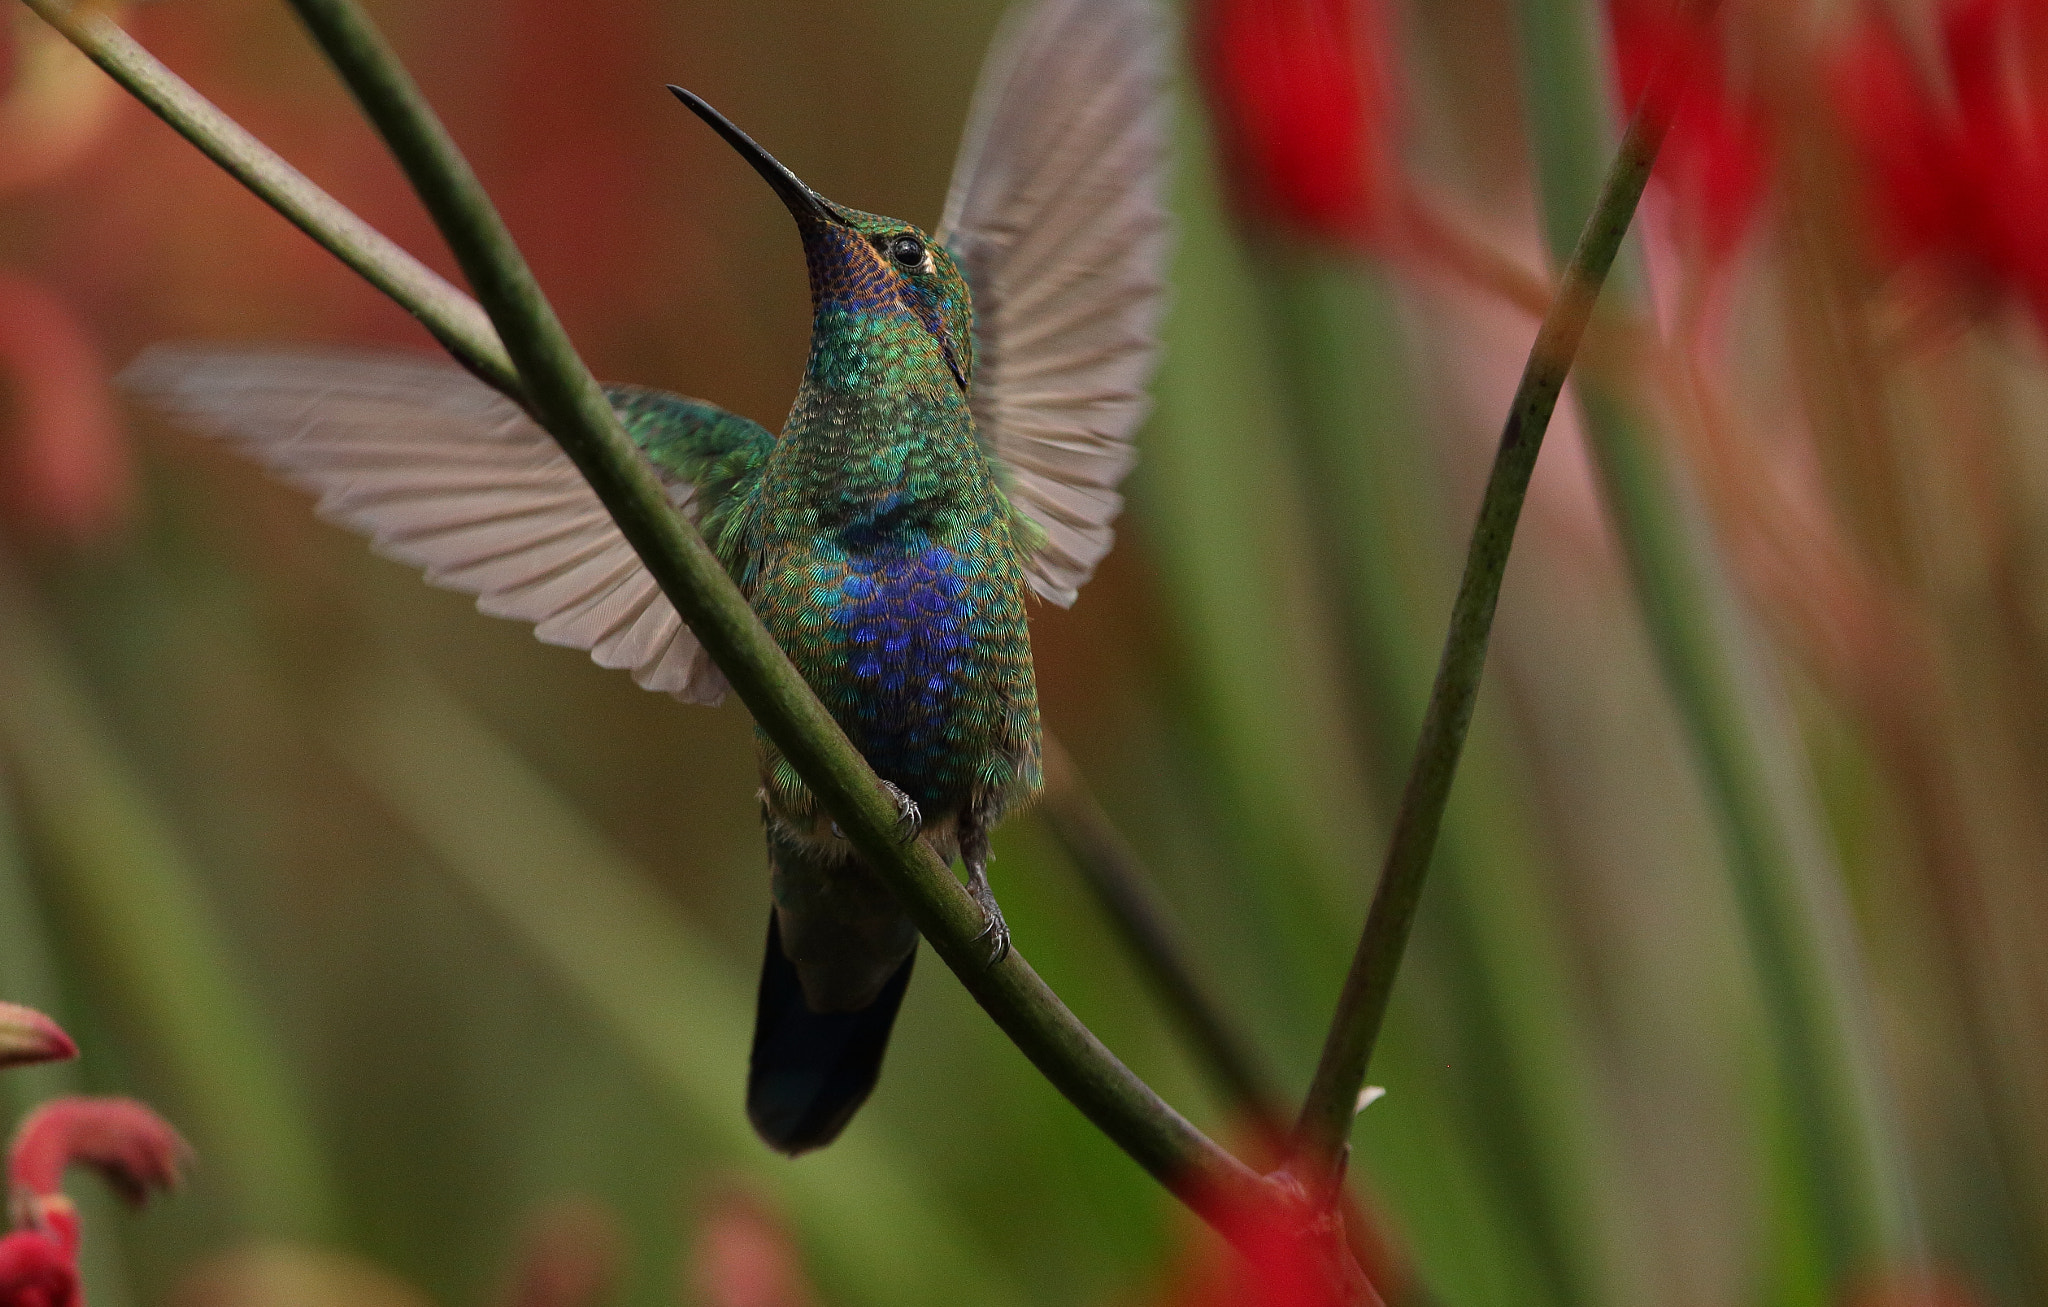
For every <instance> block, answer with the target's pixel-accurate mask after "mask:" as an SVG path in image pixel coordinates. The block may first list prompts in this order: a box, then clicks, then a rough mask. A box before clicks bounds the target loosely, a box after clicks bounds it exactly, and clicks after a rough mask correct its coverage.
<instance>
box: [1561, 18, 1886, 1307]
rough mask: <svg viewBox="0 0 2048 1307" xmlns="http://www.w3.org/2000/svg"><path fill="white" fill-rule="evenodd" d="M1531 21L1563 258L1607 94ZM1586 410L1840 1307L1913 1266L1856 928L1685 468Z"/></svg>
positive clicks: (1588, 33)
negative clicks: (1714, 836) (1707, 822)
mask: <svg viewBox="0 0 2048 1307" xmlns="http://www.w3.org/2000/svg"><path fill="white" fill-rule="evenodd" d="M1521 8H1522V23H1523V27H1524V46H1525V49H1526V51H1527V58H1526V60H1525V67H1526V68H1527V69H1528V71H1529V86H1530V98H1531V108H1530V113H1529V118H1530V122H1531V125H1532V141H1533V144H1534V146H1535V150H1536V155H1537V161H1538V170H1539V174H1540V180H1541V183H1542V190H1543V200H1544V207H1545V212H1546V215H1547V219H1548V221H1547V226H1548V229H1549V233H1550V237H1551V241H1552V244H1553V246H1555V245H1556V244H1557V243H1558V241H1559V239H1560V238H1561V235H1562V233H1563V231H1564V229H1565V223H1566V222H1567V221H1568V215H1569V214H1570V213H1572V212H1575V211H1576V209H1577V206H1578V205H1579V204H1581V203H1582V202H1583V192H1584V188H1585V186H1586V184H1587V179H1588V178H1589V177H1590V175H1591V168H1592V166H1593V164H1594V161H1595V159H1596V158H1597V154H1596V151H1597V150H1598V142H1599V140H1600V139H1601V137H1602V136H1603V135H1604V134H1605V131H1606V118H1605V106H1606V104H1607V103H1608V92H1607V86H1606V81H1605V78H1604V77H1603V76H1602V75H1601V63H1600V57H1599V45H1598V36H1597V33H1596V32H1595V31H1594V30H1593V23H1592V19H1591V15H1590V14H1589V12H1588V11H1587V9H1586V8H1585V7H1583V6H1580V5H1574V4H1561V3H1558V2H1557V0H1526V2H1525V3H1524V4H1523V5H1522V6H1521ZM1583 407H1584V412H1585V418H1586V430H1587V434H1588V436H1589V437H1590V439H1589V444H1590V446H1591V449H1592V453H1593V456H1594V459H1595V462H1596V465H1597V468H1598V471H1599V474H1600V480H1601V485H1602V489H1603V492H1604V494H1605V498H1606V502H1607V506H1608V509H1609V512H1610V513H1611V515H1612V518H1613V522H1614V526H1615V532H1616V535H1617V536H1618V538H1619V539H1620V541H1621V545H1622V549H1623V551H1624V553H1625V554H1626V556H1627V559H1628V565H1629V570H1630V573H1631V576H1632V579H1633V581H1634V585H1635V589H1636V595H1637V601H1638V603H1639V604H1640V605H1641V607H1642V610H1643V616H1644V620H1645V623H1646V625H1647V627H1648V629H1649V633H1650V637H1651V641H1652V643H1653V645H1654V647H1655V649H1656V653H1657V657H1658V660H1659V662H1660V664H1661V666H1662V670H1663V674H1664V679H1665V681H1666V684H1667V686H1668V687H1669V690H1670V693H1671V696H1672V699H1673V701H1674V702H1675V704H1676V706H1677V708H1678V712H1679V716H1680V718H1681V720H1682V721H1683V723H1684V725H1685V728H1686V730H1687V732H1688V733H1689V734H1690V735H1691V737H1692V745H1693V750H1694V754H1695V756H1696V758H1697V759H1698V762H1699V765H1700V768H1701V771H1702V773H1703V780H1704V783H1705V789H1706V792H1707V797H1708V799H1709V801H1710V802H1711V803H1712V805H1713V808H1714V811H1715V816H1716V818H1717V821H1718V824H1719V826H1720V834H1721V839H1722V842H1723V844H1724V846H1725V847H1726V850H1727V856H1728V869H1729V875H1730V879H1731V882H1732V888H1733V890H1734V896H1735V900H1736V904H1737V907H1738V909H1739V911H1740V913H1741V919H1742V922H1743V926H1744V929H1745V933H1746V936H1747V943H1748V951H1749V955H1750V960H1751V965H1752V966H1753V967H1754V968H1755V971H1756V976H1757V983H1758V989H1759V991H1760V993H1761V996H1762V999H1763V1007H1764V1019H1765V1023H1766V1026H1767V1030H1768V1035H1769V1039H1770V1043H1771V1052H1772V1055H1773V1061H1774V1063H1775V1065H1774V1067H1773V1079H1774V1085H1773V1089H1774V1092H1775V1093H1776V1094H1777V1095H1778V1096H1779V1097H1780V1100H1781V1104H1782V1112H1783V1115H1784V1118H1785V1120H1784V1122H1783V1126H1784V1129H1785V1131H1786V1134H1787V1136H1788V1137H1787V1146H1788V1154H1787V1158H1788V1163H1789V1170H1790V1171H1791V1172H1792V1174H1791V1175H1789V1176H1788V1177H1787V1179H1789V1180H1790V1182H1791V1185H1792V1188H1793V1191H1794V1193H1793V1198H1792V1206H1793V1211H1794V1213H1795V1214H1796V1215H1795V1216H1794V1218H1793V1220H1792V1221H1789V1222H1780V1228H1781V1229H1783V1230H1787V1231H1794V1230H1796V1231H1799V1232H1800V1234H1799V1235H1796V1236H1794V1237H1795V1238H1798V1237H1804V1238H1805V1239H1807V1240H1808V1241H1809V1242H1811V1243H1813V1244H1814V1245H1816V1246H1814V1247H1813V1248H1812V1249H1810V1250H1806V1251H1808V1252H1809V1253H1810V1255H1813V1256H1817V1257H1818V1259H1819V1261H1820V1266H1821V1272H1822V1278H1823V1280H1824V1283H1823V1284H1822V1285H1820V1286H1818V1290H1817V1293H1816V1295H1815V1296H1816V1297H1818V1298H1819V1299H1821V1300H1827V1301H1832V1300H1833V1299H1834V1298H1835V1297H1836V1296H1837V1295H1838V1294H1839V1293H1840V1292H1841V1288H1842V1286H1843V1284H1844V1283H1845V1282H1847V1281H1850V1280H1853V1279H1854V1278H1855V1277H1856V1276H1858V1275H1860V1274H1863V1273H1867V1272H1869V1271H1871V1270H1873V1269H1875V1267H1876V1265H1877V1264H1879V1263H1881V1262H1891V1263H1893V1264H1897V1263H1900V1262H1905V1263H1911V1262H1912V1261H1915V1260H1917V1257H1918V1248H1917V1238H1916V1236H1915V1234H1914V1225H1915V1222H1914V1217H1913V1212H1912V1200H1911V1197H1910V1195H1909V1193H1908V1191H1907V1189H1906V1187H1905V1181H1904V1175H1903V1168H1902V1165H1901V1162H1900V1155H1899V1152H1898V1144H1897V1134H1896V1130H1895V1128H1894V1127H1893V1126H1892V1124H1891V1123H1890V1121H1889V1119H1888V1107H1887V1104H1886V1101H1885V1100H1886V1095H1885V1090H1884V1086H1883V1078H1882V1074H1881V1072H1880V1070H1879V1067H1878V1058H1877V1053H1876V1049H1875V1047H1874V1034H1873V1030H1872V1018H1871V1014H1870V1013H1869V1012H1868V1011H1867V1010H1866V1009H1865V1007H1864V1006H1863V1000H1862V997H1861V996H1862V994H1863V993H1864V992H1865V988H1864V984H1863V980H1862V976H1861V974H1860V969H1859V966H1858V962H1857V957H1856V949H1855V944H1854V940H1853V931H1852V928H1851V923H1850V921H1849V919H1848V914H1847V910H1846V907H1845V905H1844V904H1843V903H1842V902H1841V898H1840V886H1839V884H1838V882H1837V879H1836V877H1837V873H1836V872H1835V870H1834V868H1833V867H1832V866H1831V859H1830V857H1829V855H1828V853H1827V851H1826V845H1825V837H1824V835H1823V834H1822V833H1821V829H1820V823H1819V820H1818V817H1817V815H1816V814H1815V813H1814V812H1813V811H1812V802H1813V800H1812V797H1811V782H1810V781H1809V780H1808V779H1807V778H1806V777H1805V776H1803V775H1802V774H1801V754H1800V748H1799V743H1798V741H1797V739H1796V736H1795V735H1794V733H1793V732H1792V731H1791V730H1790V729H1789V728H1788V726H1787V725H1786V722H1785V710H1784V707H1783V705H1782V703H1781V702H1780V700H1779V698H1778V696H1777V694H1776V693H1775V690H1774V687H1772V686H1771V684H1770V682H1769V679H1768V677H1767V675H1766V674H1765V672H1764V671H1763V670H1762V668H1761V667H1760V666H1759V664H1758V660H1757V659H1756V657H1755V654H1754V651H1753V648H1752V646H1751V642H1750V638H1749V635H1748V633H1747V631H1746V630H1745V629H1744V626H1743V623H1742V620H1741V617H1740V610H1739V607H1738V605H1737V603H1736V600H1735V597H1734V595H1733V594H1732V593H1731V592H1730V591H1729V589H1728V587H1727V584H1726V582H1725V581H1724V580H1723V578H1722V576H1721V575H1720V573H1719V571H1718V569H1717V568H1716V566H1715V563H1714V560H1713V558H1712V556H1711V554H1710V552H1709V550H1708V547H1707V544H1706V541H1705V538H1704V533H1703V532H1702V530H1701V529H1700V524H1699V523H1698V522H1697V521H1696V520H1695V519H1694V517H1693V515H1692V513H1691V511H1690V508H1689V506H1688V503H1687V500H1686V497H1685V492H1684V490H1683V488H1682V486H1681V484H1680V482H1679V479H1678V476H1677V473H1676V470H1675V469H1674V468H1673V467H1672V466H1671V465H1670V463H1669V461H1668V460H1667V459H1666V458H1665V457H1664V454H1663V452H1662V450H1661V449H1659V448H1658V446H1657V444H1656V443H1655V441H1654V440H1652V439H1651V438H1650V437H1649V434H1648V433H1646V432H1645V431H1643V430H1642V429H1641V427H1640V425H1639V423H1638V422H1637V421H1636V420H1635V418H1634V416H1633V414H1632V413H1631V412H1630V409H1629V407H1628V406H1627V405H1626V404H1624V403H1623V402H1622V399H1621V397H1620V396H1618V395H1617V394H1615V393H1614V392H1613V391H1612V390H1610V389H1607V388H1603V387H1601V386H1597V385H1593V386H1588V387H1587V388H1586V390H1585V391H1584V392H1583ZM1796 1256H1797V1254H1796V1253H1795V1260H1796Z"/></svg>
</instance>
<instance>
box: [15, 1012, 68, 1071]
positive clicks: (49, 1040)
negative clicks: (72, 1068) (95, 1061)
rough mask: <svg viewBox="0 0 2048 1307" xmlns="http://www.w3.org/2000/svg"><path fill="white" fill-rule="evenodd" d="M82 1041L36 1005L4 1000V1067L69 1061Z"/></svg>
mask: <svg viewBox="0 0 2048 1307" xmlns="http://www.w3.org/2000/svg"><path fill="white" fill-rule="evenodd" d="M77 1056H78V1045H76V1044H74V1043H72V1042H71V1036H69V1035H67V1034H65V1033H64V1030H63V1028H62V1027H61V1026H59V1025H58V1024H57V1023H56V1022H54V1021H52V1020H50V1018H48V1017H46V1016H44V1015H43V1014H42V1013H40V1012H38V1011H36V1010H35V1009H34V1008H32V1007H22V1006H21V1005H20V1004H18V1003H0V1067H10V1066H28V1065H30V1064H32V1063H36V1062H68V1061H70V1060H71V1059H72V1058H74V1057H77Z"/></svg>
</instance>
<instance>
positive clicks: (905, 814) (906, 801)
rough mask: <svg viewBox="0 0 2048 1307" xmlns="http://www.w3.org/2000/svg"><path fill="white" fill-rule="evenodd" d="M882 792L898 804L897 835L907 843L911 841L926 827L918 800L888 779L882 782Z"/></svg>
mask: <svg viewBox="0 0 2048 1307" xmlns="http://www.w3.org/2000/svg"><path fill="white" fill-rule="evenodd" d="M882 793H884V794H886V795H888V796H889V801H890V802H891V803H893V804H895V805H896V837H897V838H898V839H900V840H902V841H903V842H904V843H905V844H908V843H910V842H911V841H912V840H914V839H916V838H917V833H918V832H919V831H920V830H922V829H924V813H923V812H922V811H920V810H919V808H918V806H917V800H916V799H913V798H911V797H910V796H909V795H908V794H905V793H904V792H903V791H902V790H899V789H897V788H896V787H895V786H894V785H891V784H890V783H889V782H887V781H883V782H882Z"/></svg>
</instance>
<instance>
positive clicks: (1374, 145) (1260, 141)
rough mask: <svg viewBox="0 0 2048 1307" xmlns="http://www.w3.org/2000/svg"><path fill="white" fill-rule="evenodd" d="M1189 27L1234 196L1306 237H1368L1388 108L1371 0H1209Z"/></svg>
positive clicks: (1383, 167) (1376, 210)
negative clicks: (1192, 31) (1193, 36)
mask: <svg viewBox="0 0 2048 1307" xmlns="http://www.w3.org/2000/svg"><path fill="white" fill-rule="evenodd" d="M1195 33H1196V37H1195V39H1196V49H1197V57H1198V59H1199V60H1200V65H1201V70H1202V73H1203V77H1204V80H1205V82H1206V84H1207V87H1208V92H1209V99H1210V102H1211V105H1212V107H1213V109H1214V116H1215V120H1216V128H1217V134H1218V137H1219V139H1220V144H1221V146H1222V150H1223V158H1224V162H1225V165H1226V167H1227V169H1228V172H1229V177H1230V183H1231V188H1232V191H1233V193H1234V195H1235V197H1236V199H1237V201H1238V203H1239V204H1240V205H1241V206H1242V207H1243V208H1244V209H1245V210H1247V211H1248V212H1249V213H1251V214H1252V215H1253V216H1255V217H1257V218H1261V219H1265V220H1268V221H1273V222H1277V223H1280V224H1282V225H1284V226H1288V227H1292V228H1294V229H1296V230H1298V231H1300V232H1303V233H1305V234H1307V235H1311V236H1316V237H1320V238H1323V239H1328V240H1334V241H1338V242H1341V243H1345V244H1352V245H1359V244H1365V243H1369V242H1370V241H1372V239H1373V238H1374V236H1375V233H1376V231H1377V229H1378V227H1379V225H1380V223H1381V222H1382V220H1383V217H1384V214H1383V209H1384V207H1385V205H1386V202H1387V192H1388V187H1389V178H1388V175H1387V174H1388V170H1389V168H1390V167H1391V163H1390V137H1391V124H1390V117H1391V110H1392V106H1391V96H1390V93H1389V87H1388V85H1387V76H1386V72H1385V68H1384V64H1383V58H1384V53H1385V38H1384V26H1383V24H1382V22H1381V17H1380V13H1379V9H1378V6H1377V4H1376V3H1375V0H1209V3H1207V4H1205V5H1204V6H1203V7H1202V9H1201V12H1200V14H1199V15H1198V17H1197V20H1196V29H1195Z"/></svg>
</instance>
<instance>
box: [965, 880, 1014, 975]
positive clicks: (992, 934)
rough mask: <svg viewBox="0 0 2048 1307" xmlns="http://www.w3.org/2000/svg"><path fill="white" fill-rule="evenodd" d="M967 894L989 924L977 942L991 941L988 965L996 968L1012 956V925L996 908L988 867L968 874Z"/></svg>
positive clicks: (982, 929) (977, 938)
mask: <svg viewBox="0 0 2048 1307" xmlns="http://www.w3.org/2000/svg"><path fill="white" fill-rule="evenodd" d="M967 893H968V894H969V895H970V896H971V897H972V898H973V899H974V902H975V905H976V906H978V907H979V908H980V909H981V915H982V917H983V919H984V920H985V921H986V922H987V924H986V925H984V926H983V927H982V928H981V933H980V934H979V935H976V936H975V937H974V938H975V939H976V941H980V940H984V939H985V940H988V941H989V955H988V965H990V966H994V965H995V964H996V963H998V962H1001V961H1002V960H1003V959H1004V958H1006V957H1008V956H1009V955H1010V923H1009V922H1007V921H1004V920H1003V910H1002V909H1001V908H999V907H997V906H996V895H995V891H994V890H992V889H990V888H989V887H988V870H987V868H986V867H980V866H976V867H971V868H969V869H968V873H967Z"/></svg>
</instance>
